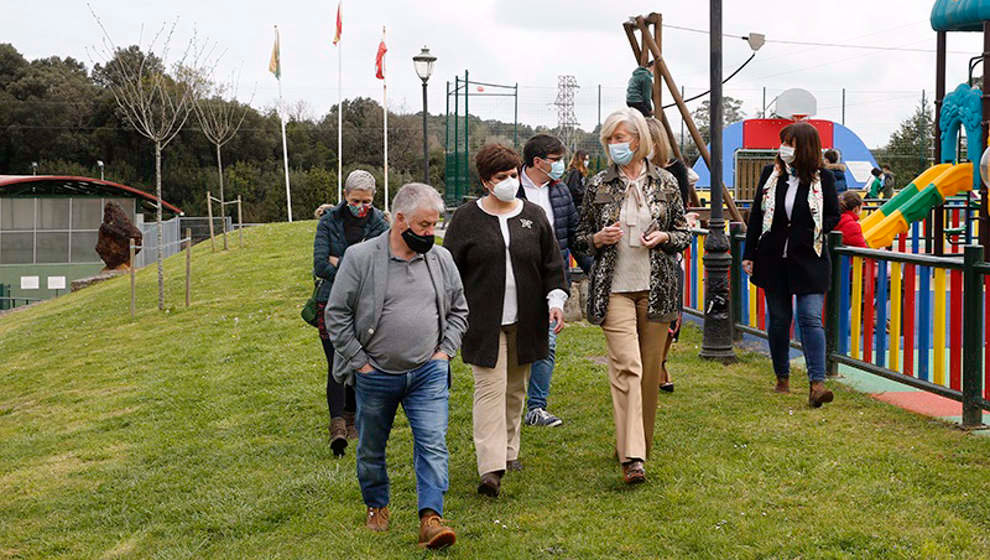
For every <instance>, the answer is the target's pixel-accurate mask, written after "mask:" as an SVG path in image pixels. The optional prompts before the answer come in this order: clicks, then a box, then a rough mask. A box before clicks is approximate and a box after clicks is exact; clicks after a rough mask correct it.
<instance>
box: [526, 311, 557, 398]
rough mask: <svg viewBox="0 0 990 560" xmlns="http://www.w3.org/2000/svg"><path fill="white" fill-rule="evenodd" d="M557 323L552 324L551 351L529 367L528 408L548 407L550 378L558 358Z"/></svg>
mask: <svg viewBox="0 0 990 560" xmlns="http://www.w3.org/2000/svg"><path fill="white" fill-rule="evenodd" d="M555 324H556V323H553V324H551V325H550V335H549V336H550V353H549V354H547V357H546V358H543V359H542V360H537V361H535V362H533V365H531V366H530V367H529V390H527V391H526V410H533V409H534V408H544V409H545V408H546V407H547V397H549V396H550V378H551V377H553V366H554V364H555V363H556V360H557V333H555V332H553V327H554V325H555Z"/></svg>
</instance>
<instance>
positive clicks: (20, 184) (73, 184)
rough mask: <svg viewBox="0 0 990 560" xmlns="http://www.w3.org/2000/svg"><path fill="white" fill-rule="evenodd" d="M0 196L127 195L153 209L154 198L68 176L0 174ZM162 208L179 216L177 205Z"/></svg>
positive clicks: (150, 195)
mask: <svg viewBox="0 0 990 560" xmlns="http://www.w3.org/2000/svg"><path fill="white" fill-rule="evenodd" d="M0 196H15V197H21V196H106V197H114V196H118V197H119V196H128V197H133V198H136V199H137V200H138V201H139V202H143V203H144V205H145V207H146V208H150V209H154V208H155V204H156V202H157V200H158V199H157V198H155V196H154V195H153V194H149V193H146V192H144V191H142V190H140V189H135V188H134V187H128V186H127V185H121V184H119V183H113V182H111V181H104V180H102V179H93V178H91V177H76V176H71V175H0ZM162 210H166V211H169V212H172V213H174V214H176V215H179V216H182V215H183V214H184V213H183V212H182V210H181V209H180V208H178V207H177V206H175V205H172V204H169V203H168V202H165V201H164V200H163V201H162Z"/></svg>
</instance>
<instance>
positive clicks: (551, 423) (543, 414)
mask: <svg viewBox="0 0 990 560" xmlns="http://www.w3.org/2000/svg"><path fill="white" fill-rule="evenodd" d="M563 423H564V421H563V420H561V419H560V418H557V417H556V416H554V415H553V414H550V413H549V412H547V411H546V410H544V409H542V408H534V409H533V410H530V411H529V412H527V413H526V425H527V426H547V427H550V428H553V427H556V426H559V425H561V424H563Z"/></svg>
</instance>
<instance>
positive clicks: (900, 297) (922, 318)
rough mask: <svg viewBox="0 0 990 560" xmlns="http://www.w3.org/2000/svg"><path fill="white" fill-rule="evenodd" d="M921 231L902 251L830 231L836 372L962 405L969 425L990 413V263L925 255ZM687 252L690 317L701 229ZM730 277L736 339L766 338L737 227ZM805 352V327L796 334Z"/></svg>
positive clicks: (700, 281)
mask: <svg viewBox="0 0 990 560" xmlns="http://www.w3.org/2000/svg"><path fill="white" fill-rule="evenodd" d="M919 229H920V228H919V227H917V224H916V227H914V228H912V231H910V232H908V233H906V234H904V235H901V236H899V237H898V238H897V240H896V241H895V245H894V246H895V247H898V248H899V250H898V251H889V250H876V249H860V248H854V247H844V246H842V243H841V241H842V234H841V233H838V232H833V233H831V234H830V235H829V245H828V250H829V252H830V257H831V260H832V278H831V288H830V290H829V293H828V295H827V297H826V304H825V310H823V312H824V319H825V321H824V323H825V330H826V337H827V343H828V344H827V348H828V352H827V358H828V367H829V373H830V374H833V375H834V374H836V373H838V368H839V365H843V366H846V367H851V368H855V369H856V370H859V371H863V372H866V373H869V374H872V375H877V376H880V377H884V378H886V379H890V380H892V381H896V382H898V383H902V384H905V385H908V386H911V387H914V388H916V389H920V390H923V391H927V392H930V393H934V394H937V395H940V396H943V397H946V398H949V399H952V400H955V401H959V402H961V403H962V411H963V415H962V421H963V425H964V426H977V425H979V424H981V422H982V411H983V410H988V411H990V262H985V261H984V260H983V249H982V248H981V247H979V246H975V245H968V246H966V247H962V246H957V245H949V246H948V250H949V251H950V253H949V254H948V255H946V256H941V257H936V256H932V255H927V254H924V253H923V252H922V251H923V247H924V245H923V243H922V241H923V239H921V238H920V237H921V236H920V235H919ZM694 234H695V236H694V239H693V240H692V242H691V246H690V247H689V248H688V249H687V250H686V251H685V253H684V276H685V288H684V302H683V308H684V311H685V312H687V313H690V314H693V315H696V316H703V315H704V313H703V311H704V309H703V306H704V289H705V287H704V286H705V273H704V265H703V258H704V240H705V236H706V235H707V234H708V231H706V230H701V229H699V230H694ZM730 238H731V242H732V244H731V254H732V261H733V265H732V267H731V269H730V273H729V276H730V278H729V280H730V286H731V289H732V294H731V300H732V313H733V324H734V326H735V330H736V335H737V337H736V338H737V339H739V338H741V336H742V334H743V333H748V334H751V335H755V336H758V337H761V338H766V337H767V333H766V331H767V322H768V311H767V307H766V300H765V295H764V293H763V290H762V289H760V288H757V287H756V286H755V285H753V284H751V283H750V282H749V277H748V276H747V275H746V273H745V272H744V271H743V270H742V255H743V251H744V250H745V243H746V237H745V235H744V234H743V233H742V232H741V229H739V228H733V232H732V234H731V236H730ZM791 345H792V346H794V347H797V348H800V347H801V331H800V327H799V326H798V325H797V324H796V322H795V325H794V326H793V327H792V331H791Z"/></svg>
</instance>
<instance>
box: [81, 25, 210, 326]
mask: <svg viewBox="0 0 990 560" xmlns="http://www.w3.org/2000/svg"><path fill="white" fill-rule="evenodd" d="M89 9H90V13H91V14H92V15H93V18H94V19H95V20H96V23H97V24H98V25H99V26H100V30H101V31H102V32H103V41H102V45H101V46H99V47H94V49H93V50H94V54H95V55H96V58H101V59H103V60H104V65H103V67H102V68H100V67H97V68H94V71H95V72H99V73H100V79H101V81H102V82H103V83H104V84H105V85H106V87H107V88H108V89H109V90H110V92H111V93H112V94H113V97H114V100H115V101H116V102H117V107H118V108H119V109H120V111H121V113H123V116H124V120H125V121H127V123H128V124H130V125H131V126H132V127H134V129H135V130H136V131H137V132H138V133H139V134H141V135H142V136H144V137H145V138H147V139H148V140H150V141H151V142H153V143H154V145H155V199H156V203H155V206H156V208H155V222H156V223H157V229H158V232H157V239H158V258H157V260H158V309H160V310H162V309H165V273H164V270H163V266H162V258H163V254H162V251H163V247H162V245H163V243H164V241H163V239H162V238H163V235H162V150H164V149H165V147H166V146H168V144H169V143H170V142H171V141H172V140H173V139H175V136H176V135H177V134H178V133H179V131H180V130H182V127H183V126H184V125H185V123H186V120H187V119H188V118H189V113H190V112H191V111H192V106H193V95H194V87H193V85H192V84H190V83H188V82H186V81H184V80H182V79H178V77H179V76H180V75H182V74H184V73H185V74H188V70H186V71H183V69H195V68H197V67H198V63H199V61H200V60H203V59H204V56H203V55H204V54H205V53H204V52H203V50H202V49H198V47H197V40H196V36H195V35H193V37H192V38H191V39H190V40H189V42H188V43H187V45H186V48H185V50H184V51H183V52H182V54H181V55H179V57H178V58H177V60H176V61H175V62H174V66H173V73H174V75H175V77H173V76H169V74H168V64H169V56H170V55H171V52H170V47H171V45H172V40H173V36H174V34H175V27H176V24H177V20H176V21H173V22H171V23H167V22H166V23H163V24H162V26H161V28H159V30H158V31H157V32H156V33H155V34H154V36H153V37H152V38H151V41H149V42H148V44H147V45H146V46H143V47H142V46H141V45H140V42H141V40H139V41H138V42H139V45H138V48H136V49H135V48H133V47H132V48H128V49H124V48H120V47H118V46H117V45H116V44H115V43H114V42H113V38H112V37H111V36H110V33H109V32H108V31H107V29H106V27H105V26H104V25H103V21H102V20H100V18H99V16H97V15H96V12H95V11H94V10H93V7H92V6H89ZM142 32H143V27H142ZM142 34H143V33H142Z"/></svg>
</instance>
